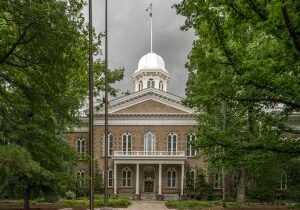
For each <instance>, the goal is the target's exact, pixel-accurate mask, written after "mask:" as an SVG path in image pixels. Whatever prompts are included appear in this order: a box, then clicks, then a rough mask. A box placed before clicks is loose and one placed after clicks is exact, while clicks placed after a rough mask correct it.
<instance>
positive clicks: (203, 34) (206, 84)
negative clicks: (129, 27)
mask: <svg viewBox="0 0 300 210" xmlns="http://www.w3.org/2000/svg"><path fill="white" fill-rule="evenodd" d="M175 8H176V9H177V12H178V13H179V14H181V15H183V16H185V17H186V18H187V19H186V22H185V25H184V26H183V27H182V29H184V30H187V29H190V28H192V29H194V30H195V34H196V36H197V37H198V39H197V40H195V41H194V44H193V49H192V51H191V53H190V55H189V61H188V63H187V68H188V70H189V79H188V83H187V89H186V93H187V100H186V101H185V103H186V104H187V105H189V106H191V107H194V108H196V109H197V110H198V111H199V112H200V113H201V114H200V116H199V126H198V137H199V138H198V141H197V143H196V145H198V147H200V148H202V149H204V150H205V151H206V152H207V153H208V154H212V153H215V149H216V148H217V149H218V148H219V147H220V148H221V150H223V149H225V152H224V153H222V152H218V155H210V156H209V157H210V160H211V162H212V163H214V164H215V166H217V165H219V166H220V163H223V164H227V165H228V166H230V167H231V166H232V165H233V166H234V167H236V169H238V170H239V175H240V176H239V184H238V189H239V190H240V193H238V199H239V200H241V201H242V200H244V198H245V184H243V183H245V176H246V174H245V173H246V171H247V168H248V169H249V167H250V166H253V164H254V163H255V164H260V163H261V162H264V161H267V160H269V159H273V160H276V159H277V157H278V156H280V157H281V158H282V159H285V160H287V161H288V160H291V159H293V158H298V157H299V154H300V144H299V142H298V141H297V140H295V135H297V134H298V133H299V132H298V131H297V130H295V128H294V127H293V126H292V125H291V124H289V121H288V120H289V117H290V115H291V114H292V113H293V112H296V111H299V108H300V106H299V105H300V95H299V90H300V83H299V77H300V74H299V52H300V51H299V49H300V48H299V45H298V43H299V40H300V36H299V24H298V23H299V20H300V17H299V15H298V14H299V13H298V11H299V8H300V7H299V1H292V2H285V1H279V0H274V1H259V0H255V1H253V0H251V1H250V0H249V1H244V0H238V1H234V2H233V1H219V0H208V1H201V0H197V1H192V0H183V1H182V3H180V4H177V5H175ZM222 103H226V104H227V109H226V121H227V122H226V125H227V126H226V129H225V130H223V129H221V128H222V117H221V116H222V112H221V110H222ZM278 107H280V109H276V108H278ZM286 133H289V135H288V137H287V138H282V136H283V135H285V134H286ZM242 186H243V187H242Z"/></svg>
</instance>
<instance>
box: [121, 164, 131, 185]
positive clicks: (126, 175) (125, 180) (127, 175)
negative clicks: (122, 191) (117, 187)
mask: <svg viewBox="0 0 300 210" xmlns="http://www.w3.org/2000/svg"><path fill="white" fill-rule="evenodd" d="M122 186H123V187H130V186H131V170H130V169H129V168H127V167H126V168H124V169H123V171H122Z"/></svg>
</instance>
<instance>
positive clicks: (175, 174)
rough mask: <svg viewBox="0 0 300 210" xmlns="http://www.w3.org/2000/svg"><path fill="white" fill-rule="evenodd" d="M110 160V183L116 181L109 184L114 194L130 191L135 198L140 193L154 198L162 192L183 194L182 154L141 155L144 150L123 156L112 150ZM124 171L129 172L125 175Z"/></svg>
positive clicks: (158, 153) (183, 159) (183, 156)
mask: <svg viewBox="0 0 300 210" xmlns="http://www.w3.org/2000/svg"><path fill="white" fill-rule="evenodd" d="M112 159H113V168H114V173H113V174H114V180H117V181H114V182H113V183H114V186H113V192H114V194H118V193H119V192H122V190H123V191H124V192H125V191H126V190H127V192H128V190H129V189H131V192H132V193H133V194H135V197H136V198H139V196H140V194H141V193H155V194H156V195H157V197H161V196H162V195H163V194H165V193H169V194H172V193H174V194H175V193H180V195H183V189H184V174H185V172H184V166H185V160H186V157H185V155H184V152H176V153H172V154H171V153H168V152H159V151H157V152H155V154H154V153H151V154H150V153H147V154H145V152H144V151H140V152H138V151H135V152H130V153H127V154H126V153H122V152H118V151H115V152H114V155H113V157H112ZM126 171H130V172H129V173H128V174H127V172H126ZM120 172H121V173H120ZM119 176H120V177H119ZM118 180H122V182H120V181H118ZM132 180H133V181H132ZM127 182H130V184H129V185H127V184H128V183H127Z"/></svg>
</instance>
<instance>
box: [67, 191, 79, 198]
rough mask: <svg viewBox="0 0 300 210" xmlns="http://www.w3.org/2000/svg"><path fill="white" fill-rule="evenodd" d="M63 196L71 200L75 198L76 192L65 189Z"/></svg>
mask: <svg viewBox="0 0 300 210" xmlns="http://www.w3.org/2000/svg"><path fill="white" fill-rule="evenodd" d="M65 197H66V199H68V200H72V199H75V198H76V194H75V193H74V192H73V191H67V192H66V193H65Z"/></svg>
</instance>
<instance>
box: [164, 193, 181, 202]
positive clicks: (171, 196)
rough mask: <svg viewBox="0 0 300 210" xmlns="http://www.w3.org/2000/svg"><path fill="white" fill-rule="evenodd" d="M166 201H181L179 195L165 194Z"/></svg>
mask: <svg viewBox="0 0 300 210" xmlns="http://www.w3.org/2000/svg"><path fill="white" fill-rule="evenodd" d="M164 200H165V201H167V200H179V195H178V194H164Z"/></svg>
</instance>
